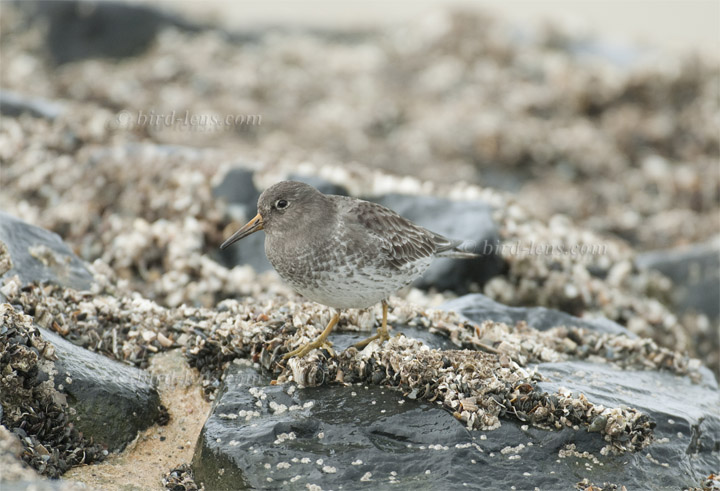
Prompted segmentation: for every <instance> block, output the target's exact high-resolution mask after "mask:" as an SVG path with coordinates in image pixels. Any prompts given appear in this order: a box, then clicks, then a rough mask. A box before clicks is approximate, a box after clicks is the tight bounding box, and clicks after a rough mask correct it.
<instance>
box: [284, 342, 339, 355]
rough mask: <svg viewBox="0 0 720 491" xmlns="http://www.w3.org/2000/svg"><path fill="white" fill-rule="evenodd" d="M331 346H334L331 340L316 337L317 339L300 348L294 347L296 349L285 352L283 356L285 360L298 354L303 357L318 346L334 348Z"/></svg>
mask: <svg viewBox="0 0 720 491" xmlns="http://www.w3.org/2000/svg"><path fill="white" fill-rule="evenodd" d="M331 346H332V343H331V342H330V341H326V340H324V339H316V340H315V341H312V342H310V343H307V344H303V345H302V346H300V347H299V348H297V349H294V350H292V351H290V352H289V353H285V355H284V356H283V360H289V359H290V358H292V357H294V356H297V357H298V358H302V357H303V356H305V355H307V354H308V353H310V352H311V351H312V350H314V349H316V348H323V347H325V348H327V349H332V348H331Z"/></svg>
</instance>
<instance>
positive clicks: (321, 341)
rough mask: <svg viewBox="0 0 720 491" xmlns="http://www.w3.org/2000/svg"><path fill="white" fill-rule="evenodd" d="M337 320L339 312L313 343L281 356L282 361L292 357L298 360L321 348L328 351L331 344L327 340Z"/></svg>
mask: <svg viewBox="0 0 720 491" xmlns="http://www.w3.org/2000/svg"><path fill="white" fill-rule="evenodd" d="M338 320H340V312H336V313H335V315H334V316H333V318H332V320H331V321H330V324H328V326H327V327H326V328H325V330H324V331H323V332H322V334H320V336H318V338H317V339H316V340H315V341H311V342H309V343H307V344H304V345H302V346H300V347H299V348H297V349H294V350H292V351H291V352H289V353H286V354H285V356H283V360H289V359H290V358H292V357H293V356H297V357H299V358H302V357H303V356H305V355H307V354H308V353H310V352H311V351H312V350H314V349H315V348H320V347H322V346H325V347H327V348H328V349H331V348H330V346H332V343H331V342H330V341H328V340H327V338H328V336H329V335H330V333H331V332H332V330H333V327H335V324H337V323H338Z"/></svg>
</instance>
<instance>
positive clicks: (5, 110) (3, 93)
mask: <svg viewBox="0 0 720 491" xmlns="http://www.w3.org/2000/svg"><path fill="white" fill-rule="evenodd" d="M64 111H65V106H63V105H62V104H60V103H58V102H53V101H50V100H47V99H43V98H41V97H28V96H25V95H22V94H18V93H16V92H12V91H10V90H4V89H3V90H0V114H2V115H3V116H12V117H15V116H20V115H21V114H29V115H31V116H35V117H38V118H45V119H49V120H53V119H55V118H57V117H58V116H60V115H61V114H62V113H63V112H64Z"/></svg>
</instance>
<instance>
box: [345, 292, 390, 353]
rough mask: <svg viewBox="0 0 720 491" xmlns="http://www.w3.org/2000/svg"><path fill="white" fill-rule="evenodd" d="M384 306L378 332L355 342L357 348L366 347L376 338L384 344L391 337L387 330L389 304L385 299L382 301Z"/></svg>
mask: <svg viewBox="0 0 720 491" xmlns="http://www.w3.org/2000/svg"><path fill="white" fill-rule="evenodd" d="M382 307H383V318H382V325H381V326H380V327H378V330H377V334H375V335H373V336H370V337H369V338H367V339H364V340H362V341H360V342H359V343H355V344H354V345H353V346H355V347H356V348H357V349H360V348H364V347H365V346H367V345H368V344H370V343H372V342H373V341H375V340H376V339H379V340H380V344H383V343H384V342H385V341H387V340H388V339H390V335H389V334H388V330H387V311H388V304H387V302H386V301H385V300H383V302H382Z"/></svg>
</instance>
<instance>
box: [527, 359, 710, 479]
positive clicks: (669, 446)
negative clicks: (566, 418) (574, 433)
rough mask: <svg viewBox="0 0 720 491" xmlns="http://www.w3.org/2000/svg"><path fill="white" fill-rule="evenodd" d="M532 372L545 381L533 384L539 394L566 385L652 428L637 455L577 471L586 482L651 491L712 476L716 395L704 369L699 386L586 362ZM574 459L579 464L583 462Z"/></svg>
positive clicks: (675, 378)
mask: <svg viewBox="0 0 720 491" xmlns="http://www.w3.org/2000/svg"><path fill="white" fill-rule="evenodd" d="M537 368H538V370H539V371H540V372H541V373H542V374H543V375H545V376H546V377H547V378H548V379H549V380H548V381H545V382H541V383H539V384H538V387H539V388H540V389H541V390H544V391H548V392H555V391H557V390H558V389H559V388H560V387H567V388H570V389H571V390H572V391H573V392H574V393H576V394H579V393H582V394H585V396H586V397H587V398H588V399H589V400H590V401H592V402H593V403H595V404H603V405H605V406H606V407H618V406H620V405H623V404H624V405H627V406H630V407H633V408H635V409H638V410H640V411H642V412H643V413H645V414H647V415H648V416H649V417H650V419H651V420H652V421H654V422H655V423H656V425H657V426H656V427H655V430H654V433H655V443H653V444H651V445H650V446H649V447H648V448H646V449H645V450H643V451H642V452H638V453H635V454H625V455H621V456H613V457H602V456H598V458H599V459H600V461H601V462H604V463H605V465H604V466H603V467H599V466H593V469H592V470H591V471H586V472H583V473H582V475H583V477H587V478H588V479H589V480H590V481H591V482H594V483H602V482H613V483H618V484H623V485H625V486H626V487H627V489H651V488H652V489H656V486H659V485H660V483H662V485H661V487H662V489H687V488H692V487H696V486H699V483H700V482H701V481H702V480H703V479H704V478H706V477H707V476H709V475H710V474H711V473H717V468H718V462H720V413H719V412H718V408H719V407H720V392H718V386H717V383H716V381H715V377H714V376H713V374H712V373H711V372H710V371H709V370H707V369H703V370H702V374H703V381H702V383H700V384H694V383H692V382H691V381H690V379H689V378H688V377H680V376H677V375H674V374H672V373H670V372H654V371H640V370H629V369H625V370H620V369H617V368H613V367H612V366H611V365H607V364H595V363H589V362H585V361H574V362H564V363H542V364H539V365H537ZM665 439H667V440H668V441H664V440H665ZM581 451H582V450H581ZM648 455H650V456H651V458H652V459H651V458H648ZM573 460H575V459H573ZM578 460H581V465H584V462H583V460H584V459H578ZM652 460H656V461H657V462H658V463H659V464H658V463H655V462H653V461H652ZM662 464H669V465H667V466H664V465H662Z"/></svg>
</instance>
